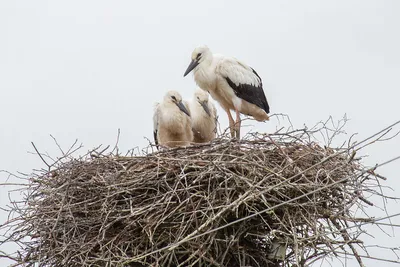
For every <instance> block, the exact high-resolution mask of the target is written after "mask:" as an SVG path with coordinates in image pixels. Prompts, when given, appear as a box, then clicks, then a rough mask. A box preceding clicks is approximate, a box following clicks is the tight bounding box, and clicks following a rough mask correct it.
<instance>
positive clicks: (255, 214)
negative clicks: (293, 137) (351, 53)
mask: <svg viewBox="0 0 400 267" xmlns="http://www.w3.org/2000/svg"><path fill="white" fill-rule="evenodd" d="M398 123H400V121H398V122H396V123H395V124H393V125H396V124H398ZM393 125H391V126H389V127H387V128H391V127H392V126H393ZM387 128H385V129H383V130H382V131H380V132H379V133H376V134H374V135H372V136H370V137H368V138H366V139H364V140H363V141H361V142H359V143H357V144H355V145H353V146H352V147H350V148H348V149H346V150H344V151H340V152H337V153H335V154H332V155H331V156H328V157H327V158H325V159H324V160H322V161H320V162H318V163H316V164H314V165H312V166H311V167H309V168H307V169H305V170H304V171H302V172H301V173H299V174H296V175H294V176H292V177H290V178H288V179H287V180H291V179H293V178H294V177H297V176H298V175H300V174H302V173H305V172H306V171H308V170H310V169H312V168H314V167H315V166H318V165H320V164H322V163H324V162H326V161H328V160H329V159H331V158H333V157H336V156H338V155H340V154H343V153H345V152H347V151H349V150H350V149H353V148H354V147H356V146H358V145H360V144H362V143H363V142H365V141H367V140H369V139H371V138H372V137H374V136H376V135H378V134H380V133H381V132H384V131H386V130H387ZM396 159H400V156H399V157H396ZM393 161H394V160H393V159H391V160H389V161H386V162H384V163H382V164H378V165H376V168H378V167H381V166H383V165H386V164H388V163H390V162H393ZM365 172H366V171H365ZM348 179H349V178H348V177H346V178H343V179H341V180H338V181H336V182H334V183H332V184H329V185H326V186H324V187H320V188H318V189H315V190H313V191H311V192H309V193H306V194H303V195H300V196H298V197H295V198H292V199H290V200H288V201H286V202H282V203H280V204H277V205H275V206H273V207H271V208H268V209H264V210H261V211H259V212H256V213H253V214H251V215H249V216H246V217H243V218H240V219H238V220H235V221H233V222H230V223H227V224H225V225H222V226H220V227H217V228H214V229H211V230H209V231H206V232H204V233H201V234H198V235H196V234H197V233H198V232H200V231H201V230H202V229H203V228H204V227H206V226H208V224H210V223H211V222H212V221H214V220H215V219H217V218H218V217H219V216H221V215H222V213H224V212H225V211H227V210H228V209H231V208H232V207H234V206H236V205H237V204H238V202H240V200H242V199H243V198H244V197H243V196H247V195H248V194H246V193H247V192H246V193H245V194H243V195H242V197H240V198H238V199H237V200H235V201H234V202H232V203H231V204H230V205H228V206H226V207H225V208H224V209H222V210H221V211H220V212H218V213H217V214H216V215H215V216H214V217H213V218H212V219H210V220H207V221H206V222H205V223H203V224H202V225H201V226H200V227H199V228H198V229H196V230H195V231H193V232H192V233H191V234H189V235H188V236H186V237H185V238H184V239H182V240H180V241H178V242H176V243H175V244H172V245H168V246H165V247H163V248H160V249H157V250H155V251H152V252H149V253H147V254H144V255H141V256H137V257H135V258H133V259H131V260H129V261H126V262H124V264H126V263H130V262H134V261H137V260H139V259H142V258H144V257H147V256H149V255H152V254H155V253H158V252H161V251H164V250H166V249H168V250H173V249H175V248H176V247H178V246H180V245H181V244H183V243H185V242H187V241H189V240H192V239H195V238H198V237H201V236H203V235H206V234H210V233H212V232H215V231H218V230H221V229H224V228H226V227H228V226H231V225H233V224H236V223H239V222H242V221H245V220H247V219H250V218H252V217H255V216H258V215H260V214H262V213H265V212H269V211H272V210H274V209H276V208H279V207H281V206H283V205H285V204H288V203H291V202H294V201H295V200H299V199H301V198H303V197H306V196H309V195H311V194H314V193H316V192H319V191H321V190H323V189H326V188H329V187H331V186H333V185H335V184H339V183H342V182H345V181H347V180H348ZM282 183H283V182H281V183H280V184H282ZM276 186H277V185H276ZM276 186H274V187H276ZM271 189H272V188H271ZM271 189H269V190H268V191H270V190H271ZM248 192H249V191H248Z"/></svg>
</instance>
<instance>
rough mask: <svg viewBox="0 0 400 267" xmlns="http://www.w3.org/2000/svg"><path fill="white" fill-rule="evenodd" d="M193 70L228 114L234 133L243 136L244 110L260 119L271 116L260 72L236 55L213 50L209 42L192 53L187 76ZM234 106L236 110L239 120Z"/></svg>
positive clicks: (199, 80) (203, 87)
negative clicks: (234, 118) (241, 130)
mask: <svg viewBox="0 0 400 267" xmlns="http://www.w3.org/2000/svg"><path fill="white" fill-rule="evenodd" d="M191 71H193V73H194V80H195V81H196V83H197V85H198V86H199V87H200V88H201V89H203V90H205V91H208V92H209V93H210V94H211V96H212V97H213V98H214V99H215V100H216V101H218V102H219V104H220V105H221V107H222V108H223V109H224V110H225V112H226V113H227V114H228V119H229V128H230V132H231V136H232V137H235V133H236V138H237V139H240V124H241V121H240V113H242V114H245V115H248V116H252V117H253V118H254V119H256V120H257V121H266V120H269V116H268V113H269V105H268V101H267V99H266V97H265V94H264V90H263V86H262V80H261V78H260V76H259V75H258V74H257V72H256V71H255V70H254V69H252V68H251V67H249V66H247V65H246V64H244V63H243V62H240V61H239V60H237V59H236V58H233V57H226V56H223V55H219V54H213V53H212V52H211V50H210V49H209V48H208V47H207V46H204V45H203V46H199V47H197V48H196V49H194V51H193V53H192V61H191V62H190V64H189V66H188V68H187V69H186V71H185V74H184V75H183V76H184V77H185V76H186V75H188V74H189V73H190V72H191ZM230 110H234V111H235V113H236V122H235V121H234V120H233V118H232V115H231V113H230Z"/></svg>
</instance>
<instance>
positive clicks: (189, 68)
mask: <svg viewBox="0 0 400 267" xmlns="http://www.w3.org/2000/svg"><path fill="white" fill-rule="evenodd" d="M197 65H199V62H198V61H197V60H192V62H190V64H189V66H188V67H187V69H186V71H185V74H183V77H185V76H186V75H188V74H189V72H191V71H192V70H193V69H194V68H196V67H197Z"/></svg>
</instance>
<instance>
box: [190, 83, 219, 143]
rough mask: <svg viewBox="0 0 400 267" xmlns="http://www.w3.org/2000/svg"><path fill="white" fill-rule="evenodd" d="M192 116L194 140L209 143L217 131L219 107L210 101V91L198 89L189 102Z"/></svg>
mask: <svg viewBox="0 0 400 267" xmlns="http://www.w3.org/2000/svg"><path fill="white" fill-rule="evenodd" d="M189 109H190V114H191V117H192V130H193V142H195V143H207V142H210V141H211V140H213V139H214V138H215V135H216V133H217V109H216V108H215V106H214V104H213V103H212V102H211V101H209V97H208V93H207V92H205V91H204V90H201V89H199V88H198V89H196V90H195V92H194V96H193V99H192V101H190V102H189Z"/></svg>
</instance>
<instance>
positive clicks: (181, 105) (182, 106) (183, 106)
mask: <svg viewBox="0 0 400 267" xmlns="http://www.w3.org/2000/svg"><path fill="white" fill-rule="evenodd" d="M176 105H177V106H178V108H179V109H180V110H181V111H182V112H183V113H185V114H186V115H188V116H189V117H190V113H189V111H188V110H187V109H186V107H185V105H184V104H183V103H182V101H179V102H178V103H176Z"/></svg>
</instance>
